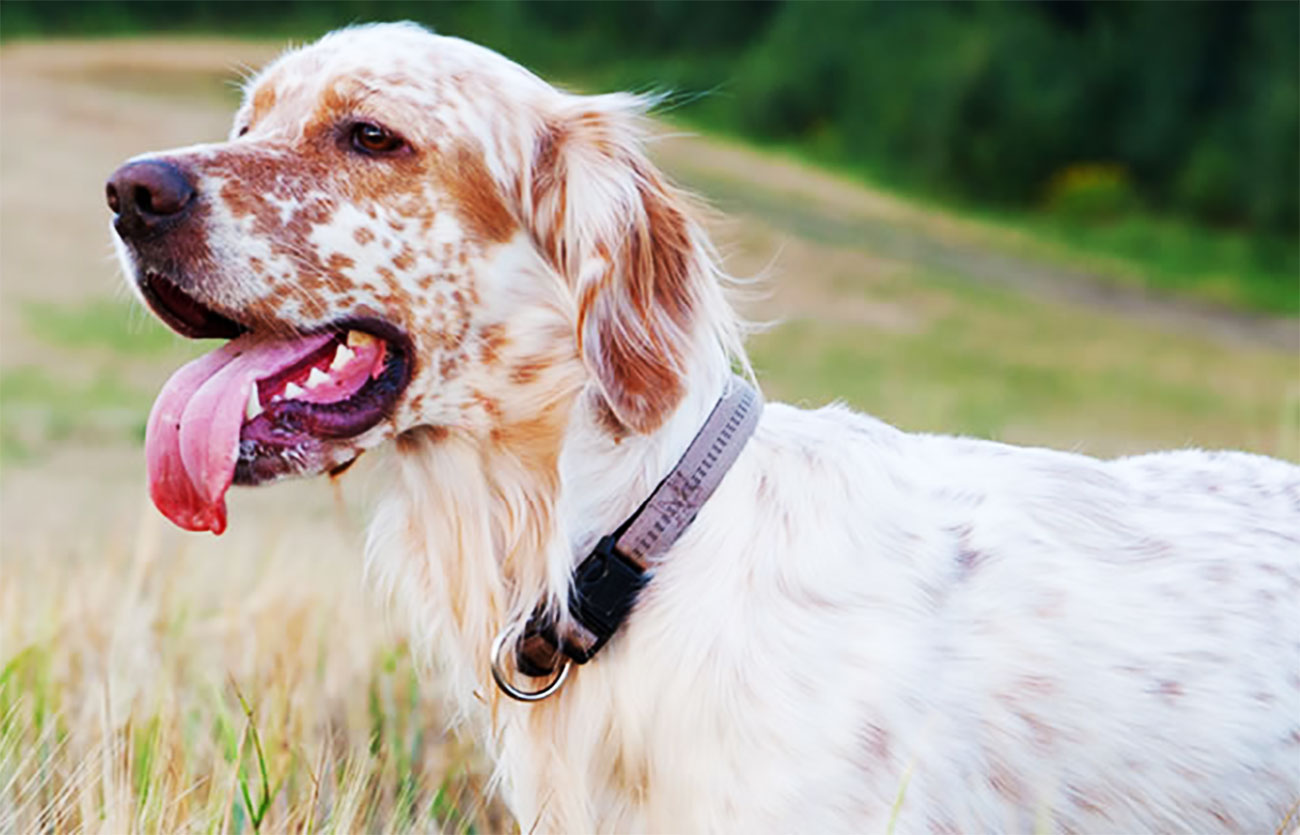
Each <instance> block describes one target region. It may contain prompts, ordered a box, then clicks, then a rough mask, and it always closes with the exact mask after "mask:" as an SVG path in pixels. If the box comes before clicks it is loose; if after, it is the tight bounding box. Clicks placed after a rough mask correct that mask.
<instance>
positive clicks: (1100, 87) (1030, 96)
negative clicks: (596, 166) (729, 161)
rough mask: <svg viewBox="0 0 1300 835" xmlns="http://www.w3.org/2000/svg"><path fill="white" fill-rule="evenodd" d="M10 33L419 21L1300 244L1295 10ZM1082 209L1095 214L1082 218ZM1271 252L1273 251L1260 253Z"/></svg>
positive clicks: (641, 84)
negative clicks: (1096, 176)
mask: <svg viewBox="0 0 1300 835" xmlns="http://www.w3.org/2000/svg"><path fill="white" fill-rule="evenodd" d="M0 10H2V12H3V20H2V21H0V34H3V35H4V36H6V37H15V36H26V35H46V34H76V33H113V32H123V33H126V32H139V31H158V30H163V31H194V32H208V31H220V32H229V33H243V34H261V35H277V36H278V35H293V36H296V37H299V38H306V37H312V36H314V35H316V34H319V33H321V32H324V31H326V30H328V29H330V28H333V27H336V26H339V25H343V24H347V23H352V22H358V21H368V20H386V19H401V18H410V19H415V20H419V21H421V22H423V23H426V24H428V25H431V26H433V27H434V28H436V29H438V30H439V31H442V32H447V33H451V34H459V35H464V36H466V37H469V38H472V39H475V40H479V41H481V42H483V43H486V44H488V45H489V46H492V47H495V48H497V49H500V50H502V51H503V52H505V53H507V54H509V55H510V56H511V57H513V58H516V59H517V60H520V61H522V62H523V63H525V64H527V65H530V66H533V67H535V68H537V69H539V70H541V71H543V72H545V73H547V74H548V75H551V76H553V77H554V76H556V75H558V76H559V77H568V78H581V79H584V80H585V81H587V82H593V83H597V84H598V85H599V86H601V87H607V86H608V87H613V86H621V87H630V88H632V89H659V90H661V89H672V90H676V91H679V92H682V93H684V94H686V95H691V94H695V93H703V94H705V95H704V96H703V98H702V100H701V101H699V102H698V103H696V104H694V105H693V109H692V111H691V115H692V117H693V118H694V119H697V120H699V121H701V122H704V123H707V124H709V125H711V126H713V127H716V128H720V129H723V130H727V131H729V132H733V133H741V134H745V135H748V136H751V137H755V138H758V139H762V140H766V141H773V142H781V143H783V144H787V145H793V146H795V147H798V148H800V149H802V150H803V151H804V152H806V153H809V154H811V155H813V156H815V157H817V158H820V159H822V160H825V161H829V162H832V163H835V164H838V165H842V166H846V167H850V168H854V169H857V170H860V171H865V172H869V173H870V174H871V175H872V176H873V177H874V178H876V179H879V180H883V181H885V182H888V183H893V184H895V185H900V186H904V187H908V188H914V189H920V190H923V191H925V192H928V193H931V194H935V195H938V196H941V197H948V198H954V199H958V200H962V201H971V202H974V203H978V204H984V205H990V206H1004V207H1012V208H1014V207H1030V208H1039V207H1044V206H1048V205H1049V204H1052V203H1053V201H1054V199H1055V197H1056V195H1055V193H1054V192H1053V190H1052V189H1053V184H1054V183H1060V182H1061V180H1062V177H1067V178H1068V176H1069V172H1070V171H1071V170H1072V169H1076V168H1078V167H1079V166H1108V167H1111V168H1112V169H1113V170H1115V171H1117V172H1118V175H1117V179H1116V182H1119V183H1122V188H1123V192H1124V193H1123V195H1122V197H1123V199H1122V200H1118V197H1119V196H1120V195H1118V193H1117V194H1116V195H1113V197H1115V198H1116V199H1115V200H1112V203H1111V204H1108V208H1107V209H1106V211H1103V212H1100V213H1094V215H1093V216H1091V217H1092V220H1093V221H1094V222H1114V221H1116V220H1117V219H1118V217H1117V216H1118V214H1122V213H1125V212H1153V213H1156V214H1162V215H1173V216H1181V217H1183V218H1186V219H1190V220H1194V221H1196V222H1198V223H1203V224H1209V225H1214V226H1220V227H1227V228H1232V229H1236V230H1241V231H1248V232H1251V233H1253V234H1254V235H1255V237H1256V238H1257V239H1259V240H1260V244H1259V246H1260V247H1261V249H1262V250H1269V251H1272V250H1276V248H1277V246H1278V245H1279V244H1278V243H1277V241H1278V240H1279V239H1281V241H1282V242H1283V243H1282V244H1281V246H1282V247H1283V248H1285V249H1287V250H1288V251H1291V250H1294V241H1295V240H1296V238H1297V227H1298V226H1300V4H1297V3H1294V2H1232V3H1229V2H1201V3H1152V2H1147V3H1076V2H1025V3H897V2H882V3H875V2H807V1H806V0H805V1H803V2H800V1H797V0H791V1H790V2H764V1H763V0H742V1H741V2H727V3H707V2H689V0H659V2H636V3H578V2H536V3H528V2H520V0H498V1H497V2H483V3H469V2H448V3H426V2H410V0H376V2H361V0H336V1H335V2H329V3H320V2H314V0H262V2H228V1H221V0H166V2H111V1H110V0H103V1H102V2H87V0H65V2H57V3H54V2H29V1H28V0H5V2H4V4H3V6H0ZM1085 214H1086V213H1085ZM1261 257H1263V256H1261Z"/></svg>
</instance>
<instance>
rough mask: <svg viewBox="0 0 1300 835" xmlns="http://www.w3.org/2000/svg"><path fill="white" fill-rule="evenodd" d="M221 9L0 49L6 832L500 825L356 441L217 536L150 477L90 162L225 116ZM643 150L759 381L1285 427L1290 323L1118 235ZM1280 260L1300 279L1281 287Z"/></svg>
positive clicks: (144, 391) (950, 426)
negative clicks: (1114, 239)
mask: <svg viewBox="0 0 1300 835" xmlns="http://www.w3.org/2000/svg"><path fill="white" fill-rule="evenodd" d="M275 51H276V47H275V46H273V45H270V44H263V43H255V42H221V41H215V40H185V41H153V42H147V43H145V42H134V41H116V42H104V43H70V42H69V43H49V44H41V45H34V44H33V45H29V44H18V45H8V46H5V47H4V48H3V50H0V75H3V79H4V84H3V87H2V88H0V110H2V112H3V118H2V119H0V149H2V150H0V179H2V183H3V185H2V187H0V236H2V239H0V276H2V283H0V293H2V294H3V295H2V296H0V334H2V335H3V342H2V345H0V349H2V350H0V560H3V562H2V563H0V568H2V571H0V832H10V831H14V832H19V831H23V832H25V831H34V830H37V829H42V830H45V829H48V830H53V831H63V830H72V829H86V830H93V831H104V832H126V831H136V830H139V831H176V830H180V829H186V830H189V829H193V830H202V831H211V832H218V831H219V832H227V831H229V832H247V831H249V830H266V831H282V830H286V829H289V830H297V831H312V832H318V831H353V830H356V829H361V828H365V829H379V830H385V831H388V830H394V831H397V830H410V829H415V830H427V829H431V828H440V829H446V830H451V831H495V830H499V829H501V828H503V827H505V826H506V824H505V821H504V818H503V817H502V815H501V812H500V810H499V808H498V807H497V806H496V805H495V804H494V803H493V802H492V800H491V798H490V792H489V791H488V790H487V786H486V778H487V767H486V765H485V764H484V763H483V761H482V759H481V757H480V756H479V755H478V754H477V753H476V752H475V751H474V750H473V748H472V746H470V745H469V744H468V742H467V741H465V740H461V739H458V738H457V737H456V736H455V735H454V733H452V732H450V731H449V730H448V729H447V728H446V727H445V723H444V721H443V718H442V717H441V716H440V715H439V712H438V707H437V702H436V700H435V699H434V697H433V692H434V689H435V687H436V673H433V672H429V673H427V674H426V675H424V676H423V677H421V675H420V674H419V671H418V670H417V664H416V662H415V661H413V660H412V659H411V658H410V656H409V654H408V653H407V651H406V646H405V642H404V638H403V636H402V634H401V630H400V629H399V628H398V627H397V625H396V624H397V620H398V619H397V618H395V617H393V616H392V614H391V613H390V611H389V610H388V608H387V607H386V606H385V605H384V602H383V601H381V600H377V599H375V598H373V597H372V596H370V595H368V594H367V592H366V588H365V583H364V577H363V569H362V565H361V559H360V551H361V545H360V542H361V535H362V529H363V519H364V517H365V506H366V502H367V500H368V497H369V496H370V495H372V486H373V483H374V482H375V481H376V480H377V479H378V478H379V477H381V476H382V471H383V460H382V458H383V456H382V455H379V456H374V455H372V456H368V457H367V460H364V461H363V462H362V464H361V465H359V466H358V467H356V468H353V470H352V471H349V472H348V474H347V475H346V476H345V477H343V478H341V479H339V480H336V481H334V482H329V481H326V480H324V479H322V480H319V481H315V482H309V483H299V484H291V485H284V486H277V487H274V488H268V489H266V490H261V491H256V492H250V491H236V493H234V494H232V496H231V520H232V524H231V530H230V532H229V533H227V534H226V535H225V536H223V537H222V538H221V539H219V540H218V539H215V538H212V537H201V536H197V535H187V534H182V533H180V532H178V531H176V530H174V529H172V528H170V527H169V526H168V525H167V524H166V523H165V522H164V521H163V520H162V519H161V517H160V516H158V514H157V513H156V512H155V511H154V510H153V509H152V507H151V506H150V505H149V504H148V502H147V499H146V497H145V494H144V487H143V485H144V476H143V468H144V457H143V454H142V451H141V439H142V435H143V425H144V418H145V415H146V414H147V412H148V408H149V405H150V402H151V400H152V397H153V394H154V393H155V392H156V391H157V389H158V387H159V386H160V384H161V383H162V381H163V380H164V379H165V378H166V376H167V374H168V373H169V372H170V371H171V370H172V369H174V368H175V367H176V365H177V364H179V363H180V362H182V361H183V360H185V359H186V358H188V357H190V356H193V355H194V354H196V353H197V352H198V351H199V350H200V348H199V347H198V346H195V345H192V344H187V343H185V342H183V341H182V340H180V339H178V338H175V337H172V336H170V335H169V334H167V333H166V332H164V331H163V330H162V329H161V328H160V327H159V326H158V325H156V324H155V323H153V321H152V320H151V319H149V318H148V317H147V316H146V315H145V313H144V312H143V311H142V310H141V309H139V307H138V306H136V305H135V304H134V302H133V301H132V300H131V298H130V296H129V294H128V293H126V291H125V290H124V289H123V288H122V286H121V279H120V276H119V275H118V271H117V268H116V265H115V264H114V262H113V260H112V250H111V247H110V245H109V243H108V214H107V210H106V209H105V208H104V206H103V194H102V184H103V181H104V179H105V177H106V176H107V175H108V173H109V172H111V171H112V170H113V168H114V167H115V166H116V165H117V164H118V163H119V162H120V161H121V160H122V159H124V158H126V157H128V156H131V155H133V154H136V153H139V152H142V151H145V150H150V149H158V148H165V147H171V146H176V145H183V144H188V143H191V142H197V141H207V140H211V139H215V138H218V137H221V136H223V135H224V134H225V131H226V129H227V120H228V118H229V113H230V111H231V109H232V106H233V104H234V102H235V101H236V100H237V94H236V90H235V87H234V86H233V84H232V81H235V80H237V79H238V76H239V72H240V68H241V67H244V66H256V65H257V64H259V63H260V62H262V61H264V60H265V59H266V58H267V57H269V56H270V55H272V54H274V52H275ZM654 148H655V155H656V157H657V158H658V159H659V160H660V162H661V163H662V164H663V165H664V167H665V168H667V169H668V170H669V171H671V172H672V173H673V174H674V175H676V176H677V177H678V178H679V179H680V180H682V181H683V182H685V183H686V184H688V185H690V186H692V187H693V188H695V189H697V190H699V191H700V192H702V193H703V194H705V195H706V196H707V197H708V198H709V199H710V200H711V201H712V202H713V203H714V205H715V206H717V207H718V209H719V210H720V212H719V217H718V218H717V219H716V220H715V221H714V232H715V235H716V238H717V240H718V241H719V242H720V243H721V245H722V249H723V251H724V252H725V253H726V254H727V255H728V267H729V269H730V270H731V271H732V272H733V273H735V274H737V275H740V276H756V277H757V279H758V280H757V281H756V282H755V283H754V284H752V285H751V286H750V289H751V295H752V298H750V299H748V300H747V301H745V302H744V304H743V308H744V310H745V312H746V313H747V315H749V316H750V317H751V318H753V319H754V320H756V321H760V322H765V323H768V327H767V328H766V329H765V330H764V331H763V332H761V333H759V334H757V335H755V336H754V337H753V338H752V340H751V343H750V347H751V351H752V356H753V359H754V364H755V367H756V369H757V371H758V375H759V379H760V381H761V383H762V384H763V387H764V389H765V391H766V393H767V395H768V397H769V398H773V399H783V400H789V401H793V402H796V403H800V404H806V405H809V406H815V405H818V404H821V403H825V402H827V401H829V400H831V399H836V398H838V399H842V400H845V401H847V402H848V403H850V404H852V405H853V406H855V407H857V408H861V409H864V410H867V411H870V412H872V413H874V414H876V415H878V416H880V417H882V418H884V419H886V420H889V421H891V422H893V423H895V424H898V425H900V426H902V427H904V428H907V429H910V430H916V431H942V432H950V433H964V434H972V435H978V436H982V437H989V438H997V439H1000V440H1005V441H1009V442H1015V443H1027V444H1045V445H1050V446H1054V447H1059V448H1068V449H1074V450H1080V451H1084V452H1088V453H1092V454H1097V455H1105V456H1110V455H1119V454H1125V453H1130V452H1135V451H1139V450H1145V449H1150V448H1154V447H1183V446H1206V447H1237V448H1243V449H1248V450H1252V451H1257V452H1262V453H1267V454H1272V455H1279V456H1282V457H1286V458H1290V459H1292V460H1296V459H1300V350H1298V349H1300V324H1298V323H1297V320H1295V319H1282V318H1269V317H1262V316H1255V315H1247V314H1242V313H1235V312H1231V311H1226V310H1222V309H1215V308H1208V307H1204V306H1202V305H1201V304H1200V303H1196V302H1187V301H1178V300H1171V299H1166V298H1152V297H1148V296H1146V295H1143V294H1142V293H1141V292H1139V291H1137V290H1131V289H1125V287H1126V286H1132V284H1131V283H1130V284H1127V285H1126V283H1125V282H1122V281H1121V282H1116V281H1113V280H1111V279H1113V277H1114V276H1115V275H1116V274H1117V273H1119V272H1122V271H1123V270H1125V269H1127V268H1126V267H1125V266H1124V265H1121V264H1115V263H1111V262H1108V261H1107V260H1106V259H1101V258H1091V257H1080V256H1078V254H1077V253H1071V254H1070V255H1069V256H1068V257H1067V256H1066V255H1064V254H1063V253H1062V251H1061V250H1059V249H1058V248H1056V247H1053V246H1049V245H1046V244H1043V243H1041V242H1038V241H1036V240H1034V239H1032V238H1030V237H1028V236H1027V235H1025V234H1024V233H1022V232H1016V231H1014V230H1009V229H1003V228H999V227H997V226H996V225H992V224H990V223H987V222H976V221H972V220H968V219H963V218H960V217H955V216H952V215H949V214H945V213H943V212H940V211H937V210H933V209H931V208H927V207H925V206H922V205H918V204H915V203H911V202H907V201H905V200H902V199H900V198H897V197H894V196H891V195H889V194H885V193H880V192H875V191H871V190H867V189H864V188H862V187H860V186H857V185H852V184H849V183H847V182H845V181H843V180H841V179H838V178H836V177H834V176H832V175H829V174H827V173H824V172H820V171H818V170H815V169H812V168H810V167H807V166H805V165H802V164H800V163H798V162H797V161H794V160H790V159H785V158H782V157H779V156H774V155H771V154H766V153H759V152H756V151H753V150H749V149H746V148H743V147H739V146H736V145H732V144H729V143H724V142H720V141H717V140H712V139H709V138H703V137H697V136H684V135H680V134H678V133H676V132H675V131H673V130H672V129H669V130H667V131H666V132H665V136H664V137H663V138H661V139H659V140H657V141H656V143H655V146H654ZM1298 292H1300V289H1298Z"/></svg>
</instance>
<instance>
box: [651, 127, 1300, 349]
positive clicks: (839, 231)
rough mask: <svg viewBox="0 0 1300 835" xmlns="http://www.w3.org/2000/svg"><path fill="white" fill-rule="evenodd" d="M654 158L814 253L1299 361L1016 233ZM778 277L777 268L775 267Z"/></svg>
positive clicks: (784, 174) (698, 153)
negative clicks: (891, 263) (944, 276)
mask: <svg viewBox="0 0 1300 835" xmlns="http://www.w3.org/2000/svg"><path fill="white" fill-rule="evenodd" d="M657 150H658V154H657V155H658V157H659V158H660V159H661V160H662V162H663V163H664V165H665V166H666V167H668V168H670V169H671V170H672V171H673V172H674V173H675V174H676V175H677V176H678V177H679V178H680V179H681V180H682V181H683V182H684V183H685V184H687V185H689V186H690V187H691V188H693V189H695V190H697V191H699V192H701V193H703V194H706V195H708V197H709V198H710V199H711V200H712V201H713V202H714V204H715V205H716V206H717V207H718V208H719V209H720V210H721V211H723V212H724V213H726V214H728V215H752V216H755V217H758V218H762V219H763V220H765V221H767V222H768V223H770V224H771V225H772V226H774V227H778V228H782V229H785V230H787V231H789V232H792V233H794V234H797V235H799V236H800V237H803V238H806V239H808V240H810V241H814V242H817V243H822V244H828V245H831V246H835V247H851V248H857V249H862V250H865V251H868V252H870V253H872V254H874V255H876V256H878V257H884V258H888V259H891V260H896V261H905V262H910V263H912V264H917V265H921V266H924V267H927V268H932V269H936V270H941V271H944V272H948V273H952V274H954V275H958V276H962V277H964V278H968V279H970V280H971V281H975V282H979V283H982V284H991V285H999V286H1006V287H1012V288H1014V289H1016V290H1019V291H1023V292H1025V293H1028V294H1031V295H1033V296H1036V297H1040V298H1044V299H1048V300H1052V301H1061V302H1067V303H1072V304H1081V305H1085V306H1088V307H1091V308H1094V309H1097V310H1101V311H1105V312H1110V313H1115V314H1117V315H1120V316H1124V317H1126V318H1130V319H1132V320H1134V321H1137V322H1141V323H1145V324H1149V325H1151V326H1154V327H1159V328H1162V329H1166V330H1170V331H1175V332H1184V333H1185V332H1188V331H1191V332H1196V333H1201V334H1205V335H1207V336H1210V337H1213V338H1216V339H1220V340H1224V341H1228V342H1233V343H1238V344H1245V345H1263V346H1270V347H1273V348H1278V349H1281V350H1284V351H1289V352H1292V353H1294V352H1296V351H1300V320H1297V319H1294V318H1290V317H1278V316H1267V315H1259V314H1252V313H1247V312H1241V311H1235V310H1229V309H1226V308H1222V307H1214V306H1210V305H1207V304H1203V303H1199V302H1196V301H1192V300H1187V299H1181V298H1176V297H1171V296H1164V295H1160V296H1157V295H1152V294H1150V293H1147V292H1144V291H1143V290H1141V289H1140V288H1134V287H1125V286H1122V285H1118V284H1116V283H1115V282H1114V281H1113V280H1108V279H1107V277H1106V276H1105V275H1104V274H1102V273H1100V272H1097V271H1091V270H1087V269H1080V268H1075V267H1070V266H1065V265H1062V264H1060V263H1052V262H1050V261H1048V260H1045V259H1043V258H1035V257H1033V256H1030V255H1025V254H1020V253H1019V252H1018V250H1021V251H1022V250H1024V249H1025V241H1024V240H1023V239H1022V236H1020V235H1019V234H1017V233H1015V232H1011V231H1008V230H1005V229H1000V228H997V227H993V226H990V225H988V224H983V223H977V222H973V221H967V220H965V219H961V218H957V217H954V216H952V215H948V214H946V213H943V212H937V211H934V210H931V209H925V208H922V207H919V206H916V205H913V204H910V203H907V202H906V201H903V200H901V199H899V198H896V197H894V196H892V195H889V194H886V193H882V192H879V191H876V190H874V189H871V188H869V187H866V186H863V185H859V184H856V183H850V182H846V181H844V180H842V179H839V178H837V177H835V176H833V175H830V174H827V173H826V172H823V171H819V170H817V169H815V168H812V167H810V166H807V165H803V164H800V163H797V162H794V161H791V160H788V159H783V158H780V157H778V156H774V155H771V154H766V153H763V152H761V151H756V150H754V149H750V148H746V147H743V146H738V145H732V144H729V143H724V142H721V141H719V140H716V139H704V138H693V137H673V138H670V139H667V140H666V141H664V142H662V143H660V144H659V145H658V148H657ZM778 267H779V265H778Z"/></svg>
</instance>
